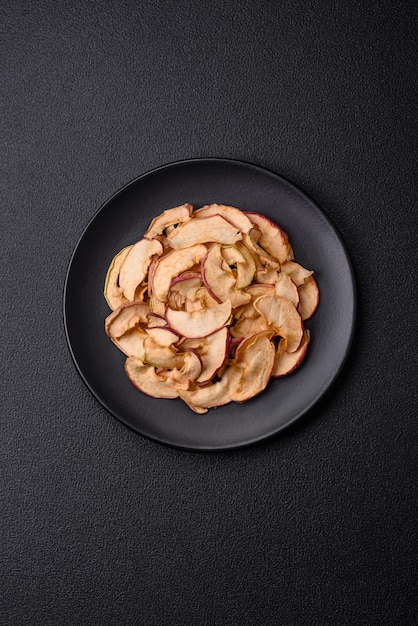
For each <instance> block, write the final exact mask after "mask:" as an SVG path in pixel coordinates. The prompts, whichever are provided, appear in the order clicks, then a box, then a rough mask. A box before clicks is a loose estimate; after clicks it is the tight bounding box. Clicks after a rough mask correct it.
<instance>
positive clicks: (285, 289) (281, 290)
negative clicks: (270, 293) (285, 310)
mask: <svg viewBox="0 0 418 626" xmlns="http://www.w3.org/2000/svg"><path fill="white" fill-rule="evenodd" d="M275 293H276V295H277V296H280V297H282V298H285V299H286V300H289V301H290V302H291V303H292V304H293V306H295V307H296V308H297V307H298V305H299V291H298V288H297V287H296V285H295V283H294V282H293V280H292V279H291V278H290V276H288V275H287V274H284V273H283V272H280V274H279V276H278V281H277V283H276V285H275ZM302 319H303V318H302Z"/></svg>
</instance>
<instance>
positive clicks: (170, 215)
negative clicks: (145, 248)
mask: <svg viewBox="0 0 418 626" xmlns="http://www.w3.org/2000/svg"><path fill="white" fill-rule="evenodd" d="M192 211H193V207H192V205H191V204H188V203H186V204H182V205H181V206H176V207H173V208H172V209H167V210H166V211H164V212H163V213H161V215H157V217H154V219H153V220H152V222H151V224H150V226H149V228H148V230H147V232H146V233H145V235H144V237H145V239H153V238H154V237H157V236H158V235H162V234H163V232H164V231H165V229H166V228H168V227H170V226H174V224H184V222H188V221H189V220H190V219H191V216H192Z"/></svg>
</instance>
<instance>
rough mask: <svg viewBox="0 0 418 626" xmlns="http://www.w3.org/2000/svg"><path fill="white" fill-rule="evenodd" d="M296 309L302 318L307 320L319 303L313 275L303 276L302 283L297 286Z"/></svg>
mask: <svg viewBox="0 0 418 626" xmlns="http://www.w3.org/2000/svg"><path fill="white" fill-rule="evenodd" d="M298 291H299V298H300V301H299V306H298V311H299V314H300V316H301V317H302V319H303V320H307V319H309V318H310V317H312V315H313V314H314V313H315V311H316V309H317V308H318V303H319V289H318V285H317V284H316V280H315V279H314V277H313V276H309V277H308V278H305V282H304V283H303V285H300V286H299V287H298Z"/></svg>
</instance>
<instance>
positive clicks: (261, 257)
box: [242, 228, 280, 269]
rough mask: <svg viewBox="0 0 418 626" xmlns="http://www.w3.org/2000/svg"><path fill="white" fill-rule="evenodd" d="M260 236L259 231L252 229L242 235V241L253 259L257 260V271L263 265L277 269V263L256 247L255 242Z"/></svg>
mask: <svg viewBox="0 0 418 626" xmlns="http://www.w3.org/2000/svg"><path fill="white" fill-rule="evenodd" d="M260 234H261V233H260V231H259V230H257V229H256V228H252V229H251V230H250V232H249V233H244V234H243V236H242V240H243V242H244V244H245V245H246V246H247V248H248V250H249V251H250V252H251V254H252V255H253V256H254V258H256V259H258V269H260V268H262V267H263V266H264V265H268V266H269V267H273V268H275V269H279V268H280V263H279V261H278V260H277V259H275V258H274V257H273V256H271V255H270V254H269V253H268V252H266V251H265V250H264V249H263V248H261V247H260V246H259V245H258V243H257V242H258V240H259V238H260Z"/></svg>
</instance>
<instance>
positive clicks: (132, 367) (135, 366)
mask: <svg viewBox="0 0 418 626" xmlns="http://www.w3.org/2000/svg"><path fill="white" fill-rule="evenodd" d="M125 372H126V374H127V376H128V378H129V380H130V381H131V383H132V384H133V385H135V387H136V388H137V389H139V391H142V393H145V394H146V395H147V396H152V397H153V398H178V395H179V393H178V391H177V386H176V383H175V382H173V381H171V380H169V379H167V378H164V377H163V376H160V375H158V374H157V373H156V372H155V368H154V367H153V366H152V365H144V363H143V362H142V361H141V359H138V358H136V357H129V358H127V359H126V361H125Z"/></svg>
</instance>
